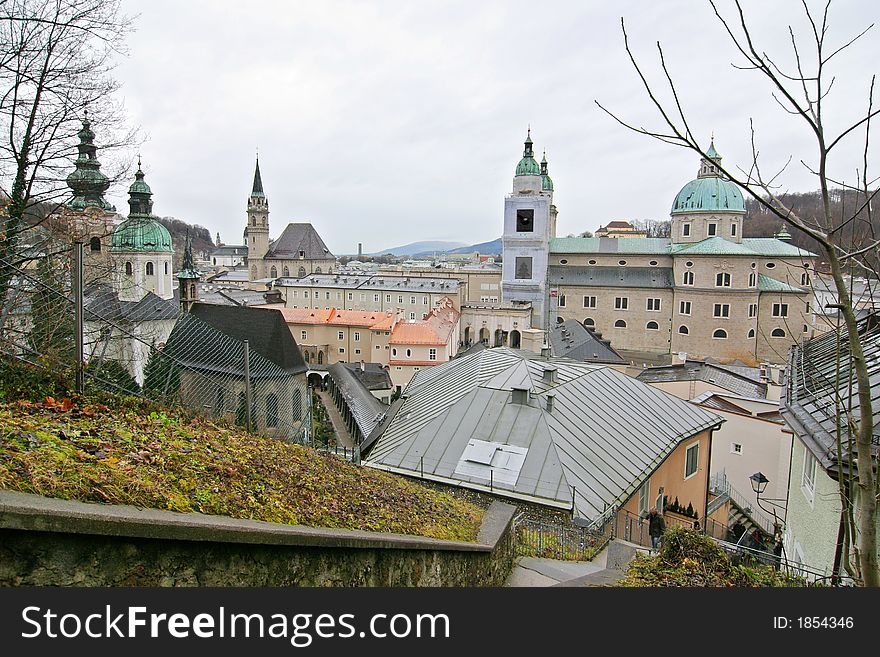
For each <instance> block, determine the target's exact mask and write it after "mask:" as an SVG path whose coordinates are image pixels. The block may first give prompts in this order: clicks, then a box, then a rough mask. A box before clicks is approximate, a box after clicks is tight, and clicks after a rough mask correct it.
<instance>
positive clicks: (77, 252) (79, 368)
mask: <svg viewBox="0 0 880 657" xmlns="http://www.w3.org/2000/svg"><path fill="white" fill-rule="evenodd" d="M83 278H84V276H83V243H82V242H75V243H74V245H73V302H74V304H73V314H74V324H75V328H74V348H75V350H76V354H75V358H76V384H75V385H76V392H77V394H80V395H81V394H83V360H84V358H83V356H84V354H83V343H84V335H83Z"/></svg>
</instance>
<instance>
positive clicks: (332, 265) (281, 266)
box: [261, 258, 336, 278]
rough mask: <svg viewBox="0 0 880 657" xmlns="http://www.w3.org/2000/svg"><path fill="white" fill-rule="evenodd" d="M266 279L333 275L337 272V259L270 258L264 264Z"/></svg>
mask: <svg viewBox="0 0 880 657" xmlns="http://www.w3.org/2000/svg"><path fill="white" fill-rule="evenodd" d="M261 266H262V270H263V271H264V272H265V277H266V278H278V277H280V276H283V277H285V278H302V277H303V276H307V275H308V274H332V273H333V272H334V271H335V270H336V258H322V259H316V260H311V259H306V258H289V259H288V258H285V259H282V258H269V259H265V260H263V262H262V265H261Z"/></svg>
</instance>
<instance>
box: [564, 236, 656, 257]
mask: <svg viewBox="0 0 880 657" xmlns="http://www.w3.org/2000/svg"><path fill="white" fill-rule="evenodd" d="M550 253H628V254H632V255H638V254H643V255H663V254H668V253H669V239H668V238H666V237H626V238H615V237H554V238H552V239H551V240H550Z"/></svg>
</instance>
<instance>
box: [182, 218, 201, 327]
mask: <svg viewBox="0 0 880 657" xmlns="http://www.w3.org/2000/svg"><path fill="white" fill-rule="evenodd" d="M201 277H202V272H200V271H199V270H197V269H196V263H195V259H194V258H193V252H192V239H190V236H189V229H187V231H186V241H185V242H184V247H183V263H181V266H180V271H179V272H177V280H178V281H179V282H180V288H179V290H180V307H181V309H182V310H183V312H187V313H188V312H189V311H190V308H192V305H193V303H195V302H196V301H198V300H199V286H198V282H199V279H200V278H201Z"/></svg>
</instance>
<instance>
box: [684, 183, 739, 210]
mask: <svg viewBox="0 0 880 657" xmlns="http://www.w3.org/2000/svg"><path fill="white" fill-rule="evenodd" d="M745 211H746V206H745V202H744V201H743V195H742V192H741V191H740V190H739V187H737V186H736V185H735V184H733V183H732V182H730V181H729V180H724V179H723V178H716V177H711V178H697V179H696V180H691V181H690V182H689V183H688V184H687V185H685V186H684V187H682V188H681V191H680V192H679V193H678V195H677V196H676V197H675V201H674V202H673V204H672V214H684V213H687V212H740V213H745Z"/></svg>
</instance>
